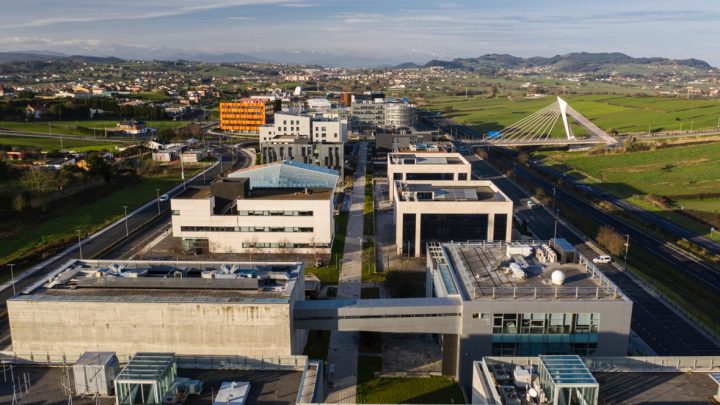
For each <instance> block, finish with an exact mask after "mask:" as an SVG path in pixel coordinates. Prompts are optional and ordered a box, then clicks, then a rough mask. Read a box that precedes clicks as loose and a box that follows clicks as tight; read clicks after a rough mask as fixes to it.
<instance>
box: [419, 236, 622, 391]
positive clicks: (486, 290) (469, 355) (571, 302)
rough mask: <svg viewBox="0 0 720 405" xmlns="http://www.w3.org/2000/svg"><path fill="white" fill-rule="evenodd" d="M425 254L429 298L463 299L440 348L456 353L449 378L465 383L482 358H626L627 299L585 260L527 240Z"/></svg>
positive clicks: (435, 247) (441, 247)
mask: <svg viewBox="0 0 720 405" xmlns="http://www.w3.org/2000/svg"><path fill="white" fill-rule="evenodd" d="M428 249H429V252H428V256H427V262H428V277H431V278H432V282H430V283H428V285H430V286H432V291H428V293H429V295H433V296H436V297H440V298H442V297H449V296H459V297H461V298H462V301H463V308H462V314H461V320H460V325H461V326H460V328H459V329H460V332H459V333H458V334H457V335H454V336H449V335H446V336H444V337H443V340H444V341H443V345H444V346H443V347H444V348H448V347H449V348H453V351H456V353H457V360H458V361H457V364H456V365H455V366H457V370H454V371H453V373H454V374H456V375H458V376H460V378H461V380H462V382H463V384H465V385H470V378H471V376H472V367H473V365H472V363H473V360H474V359H480V358H482V357H483V356H487V355H488V353H490V355H497V356H536V355H538V354H577V355H581V356H625V355H626V354H627V349H628V338H629V334H630V319H631V315H632V301H631V300H630V299H629V298H627V297H626V296H625V295H624V294H623V293H622V292H621V291H620V290H619V289H618V288H617V286H615V284H614V283H612V281H610V280H609V279H608V278H606V277H605V276H604V275H603V274H602V273H601V272H600V271H599V270H598V269H597V267H596V266H595V265H594V264H593V263H592V262H591V261H590V260H589V259H588V258H586V257H584V256H582V255H580V254H578V255H577V257H576V259H575V261H574V262H571V263H558V262H553V261H552V258H551V257H550V256H551V253H552V249H550V248H548V245H547V244H542V243H526V242H517V243H502V242H501V243H497V242H496V243H445V244H430V246H429V248H428ZM541 257H544V258H545V259H542V258H541ZM447 355H448V354H445V357H444V361H447V360H449V358H448V357H447ZM446 367H454V366H453V365H452V364H451V363H450V362H448V364H443V368H446Z"/></svg>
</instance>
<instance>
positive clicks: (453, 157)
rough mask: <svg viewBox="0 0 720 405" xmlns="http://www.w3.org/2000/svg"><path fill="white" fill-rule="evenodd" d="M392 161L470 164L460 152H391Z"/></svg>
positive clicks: (402, 162)
mask: <svg viewBox="0 0 720 405" xmlns="http://www.w3.org/2000/svg"><path fill="white" fill-rule="evenodd" d="M388 157H389V159H390V162H391V163H392V164H396V165H469V164H470V163H469V162H468V161H467V160H465V158H463V157H462V155H460V154H459V153H446V152H423V153H391V154H388Z"/></svg>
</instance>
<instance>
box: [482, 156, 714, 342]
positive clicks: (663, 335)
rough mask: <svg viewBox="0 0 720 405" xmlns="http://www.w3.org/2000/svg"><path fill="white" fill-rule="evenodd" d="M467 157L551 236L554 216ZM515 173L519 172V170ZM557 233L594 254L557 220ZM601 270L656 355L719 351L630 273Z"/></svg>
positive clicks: (598, 217)
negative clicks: (627, 304) (629, 303)
mask: <svg viewBox="0 0 720 405" xmlns="http://www.w3.org/2000/svg"><path fill="white" fill-rule="evenodd" d="M469 160H472V164H473V172H474V174H475V175H476V176H478V177H482V178H491V179H492V180H493V182H495V184H496V185H497V186H498V187H499V188H500V189H501V190H502V191H503V192H504V193H505V194H507V195H508V197H510V198H511V199H512V200H513V201H514V202H515V204H516V212H517V215H518V216H519V217H520V219H525V220H526V221H527V223H528V226H529V228H530V229H531V231H532V232H533V233H534V234H535V235H536V236H537V237H538V238H540V239H550V238H552V237H553V235H554V232H555V217H554V216H553V215H552V214H551V213H550V212H548V210H546V209H544V208H542V207H535V208H532V209H529V208H527V205H526V200H527V198H528V194H527V192H526V191H525V190H523V189H521V188H518V187H517V186H516V185H515V183H513V182H512V181H510V180H509V179H508V178H507V177H505V176H504V175H502V174H500V173H499V172H498V171H497V170H496V169H495V168H494V167H492V166H490V165H489V164H487V163H486V162H484V161H480V160H478V159H477V158H475V157H469ZM518 174H520V171H519V170H518ZM551 193H552V192H550V194H551ZM562 198H563V203H565V204H568V205H571V206H572V207H573V208H574V209H576V210H577V211H578V212H584V213H585V214H586V215H587V216H588V220H591V221H595V222H597V223H608V218H606V217H607V215H606V214H603V213H602V211H599V210H596V209H594V208H593V206H591V205H589V204H587V203H585V202H583V201H581V200H579V199H577V198H572V197H571V196H565V195H563V196H562ZM561 216H562V213H561ZM623 232H624V231H623ZM557 236H558V237H562V238H565V239H567V240H568V241H570V243H572V244H574V245H575V246H576V247H577V248H578V250H579V251H580V252H581V253H582V254H583V255H585V256H587V257H593V256H595V255H596V253H595V252H594V251H593V250H592V249H590V248H589V247H588V246H587V245H585V243H584V242H585V241H584V240H583V239H582V238H579V237H577V236H576V235H575V234H574V233H573V232H572V231H571V230H570V229H569V228H567V227H566V226H564V225H563V223H562V222H558V225H557ZM631 238H632V236H631ZM631 240H633V239H631ZM600 269H601V270H602V272H603V273H604V274H605V275H607V276H608V278H610V279H611V280H612V281H613V282H614V283H615V284H616V285H617V286H618V287H619V288H620V289H621V290H622V291H623V292H624V293H625V294H626V295H627V296H628V297H630V299H632V300H633V303H634V305H633V314H632V323H631V327H632V329H633V331H635V332H636V333H637V334H638V335H639V336H640V337H641V338H642V339H643V340H644V341H645V342H646V343H647V344H648V345H649V346H650V347H651V348H652V349H653V350H654V351H655V352H656V353H657V354H658V355H678V356H691V355H719V354H720V348H718V347H717V346H716V345H715V344H714V343H713V342H712V341H711V340H710V339H708V338H707V337H706V336H705V335H703V334H701V333H700V332H698V331H697V330H696V329H695V328H694V327H693V326H692V325H691V324H689V323H688V321H686V320H685V319H684V318H682V317H681V316H679V315H678V314H677V313H676V312H674V311H673V310H671V309H670V308H669V307H668V306H667V305H666V304H665V303H663V302H662V301H661V300H660V299H658V298H657V297H655V296H654V295H652V294H650V293H648V292H647V291H646V290H644V289H643V288H642V287H641V286H640V285H638V284H637V283H636V282H635V281H634V280H633V279H632V278H631V277H630V276H629V275H627V274H625V273H624V272H622V271H620V270H618V269H617V268H615V267H614V266H611V265H603V266H600Z"/></svg>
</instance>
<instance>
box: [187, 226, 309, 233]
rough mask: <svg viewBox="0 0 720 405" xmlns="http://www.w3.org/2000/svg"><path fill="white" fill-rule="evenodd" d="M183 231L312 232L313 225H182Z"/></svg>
mask: <svg viewBox="0 0 720 405" xmlns="http://www.w3.org/2000/svg"><path fill="white" fill-rule="evenodd" d="M180 230H181V231H182V232H312V231H313V230H314V229H313V228H312V227H272V226H181V227H180Z"/></svg>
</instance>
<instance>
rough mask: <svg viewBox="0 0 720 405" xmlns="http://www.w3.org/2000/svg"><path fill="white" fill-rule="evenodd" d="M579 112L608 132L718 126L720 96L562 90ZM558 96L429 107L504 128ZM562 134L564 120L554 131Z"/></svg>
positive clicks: (444, 99) (445, 101)
mask: <svg viewBox="0 0 720 405" xmlns="http://www.w3.org/2000/svg"><path fill="white" fill-rule="evenodd" d="M563 97H564V98H565V99H566V100H567V101H568V103H569V104H570V105H571V106H572V107H573V108H574V109H575V110H577V111H578V112H580V113H581V114H583V115H584V116H585V117H587V118H588V119H589V120H590V121H592V122H593V123H595V124H596V125H597V126H599V127H600V128H602V129H604V130H605V131H607V132H612V131H613V130H614V131H617V132H618V133H619V134H623V133H642V132H648V130H649V131H651V132H665V131H679V130H690V129H693V130H699V129H709V128H717V127H718V125H719V124H720V100H706V99H680V98H664V97H650V96H627V97H626V96H617V95H581V96H567V97H565V96H563ZM553 102H555V97H554V96H547V97H543V98H539V99H525V98H518V99H508V98H481V97H469V98H467V99H466V98H464V97H461V96H455V97H449V96H441V97H437V98H433V99H432V100H431V101H430V104H429V105H428V106H425V107H424V108H427V109H428V110H432V111H439V112H443V113H444V115H445V116H446V117H448V118H451V119H453V120H456V121H458V122H461V123H465V124H468V125H470V126H472V127H473V128H475V129H477V130H480V131H489V130H499V129H502V128H504V127H506V126H509V125H511V124H513V123H515V122H517V121H519V120H521V119H523V118H525V117H527V116H528V115H530V114H532V113H534V112H536V111H538V110H540V109H541V108H543V107H545V106H548V105H550V104H551V103H553ZM559 134H561V128H560V124H557V125H556V126H555V130H554V132H553V135H559Z"/></svg>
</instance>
